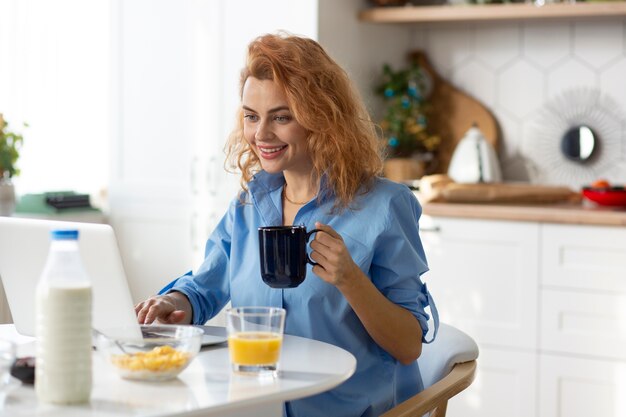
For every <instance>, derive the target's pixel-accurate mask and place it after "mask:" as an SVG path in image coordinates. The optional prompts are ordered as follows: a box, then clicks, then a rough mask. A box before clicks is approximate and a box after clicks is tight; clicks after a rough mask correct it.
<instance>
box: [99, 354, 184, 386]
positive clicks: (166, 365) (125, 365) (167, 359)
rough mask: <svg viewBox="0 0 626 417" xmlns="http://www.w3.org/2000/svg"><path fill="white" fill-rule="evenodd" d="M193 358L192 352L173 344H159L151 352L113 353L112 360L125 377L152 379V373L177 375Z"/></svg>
mask: <svg viewBox="0 0 626 417" xmlns="http://www.w3.org/2000/svg"><path fill="white" fill-rule="evenodd" d="M190 359H191V354H189V353H188V352H182V351H179V350H176V349H174V348H173V347H171V346H158V347H155V348H154V349H152V350H151V351H149V352H136V353H127V354H123V355H113V356H112V357H111V362H112V363H113V365H115V366H116V367H118V368H119V369H120V370H122V371H123V372H122V376H124V377H131V378H133V377H136V378H139V379H150V377H151V374H152V375H155V374H157V375H159V376H166V377H167V376H175V375H177V374H178V372H180V371H181V370H182V369H183V368H184V367H185V366H186V365H187V363H188V362H189V360H190Z"/></svg>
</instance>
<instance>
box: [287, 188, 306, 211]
mask: <svg viewBox="0 0 626 417" xmlns="http://www.w3.org/2000/svg"><path fill="white" fill-rule="evenodd" d="M286 190H287V183H285V185H284V186H283V197H285V200H287V201H289V202H290V203H291V204H295V205H296V206H303V205H305V204H306V203H308V201H303V202H302V203H301V202H299V201H293V200H290V199H289V197H287V191H286Z"/></svg>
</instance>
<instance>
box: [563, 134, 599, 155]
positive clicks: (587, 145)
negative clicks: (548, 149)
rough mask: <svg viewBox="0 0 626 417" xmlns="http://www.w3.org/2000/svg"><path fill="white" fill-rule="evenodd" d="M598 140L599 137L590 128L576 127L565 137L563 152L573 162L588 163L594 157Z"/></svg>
mask: <svg viewBox="0 0 626 417" xmlns="http://www.w3.org/2000/svg"><path fill="white" fill-rule="evenodd" d="M597 140H598V137H597V135H596V134H595V133H594V131H593V130H591V128H590V127H589V126H585V125H582V126H575V127H572V128H570V129H569V130H568V131H567V132H565V134H564V135H563V138H562V139H561V151H562V152H563V155H565V156H566V157H567V159H569V160H571V161H575V162H586V161H588V160H589V158H591V156H592V155H593V151H594V150H595V149H596V141H597Z"/></svg>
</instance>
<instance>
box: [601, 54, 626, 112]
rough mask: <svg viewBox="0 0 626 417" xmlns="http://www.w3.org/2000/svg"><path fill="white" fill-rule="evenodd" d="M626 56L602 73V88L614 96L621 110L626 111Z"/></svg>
mask: <svg viewBox="0 0 626 417" xmlns="http://www.w3.org/2000/svg"><path fill="white" fill-rule="evenodd" d="M624 74H626V58H622V59H620V60H619V61H617V62H615V63H614V64H613V65H611V66H610V67H609V68H607V69H606V70H604V71H602V73H601V74H600V89H601V90H602V91H603V92H606V93H608V94H610V95H612V96H613V98H614V99H615V101H617V103H618V104H619V105H620V107H621V111H622V112H626V83H625V82H624Z"/></svg>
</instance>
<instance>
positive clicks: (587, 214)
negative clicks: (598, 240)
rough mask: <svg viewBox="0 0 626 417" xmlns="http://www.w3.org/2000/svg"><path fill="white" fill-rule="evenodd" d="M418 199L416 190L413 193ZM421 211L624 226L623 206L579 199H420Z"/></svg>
mask: <svg viewBox="0 0 626 417" xmlns="http://www.w3.org/2000/svg"><path fill="white" fill-rule="evenodd" d="M416 195H417V197H418V199H419V198H420V196H419V193H416ZM422 206H423V209H424V214H426V215H429V216H439V217H462V218H473V219H490V220H517V221H532V222H541V223H563V224H581V225H601V226H626V209H625V208H614V207H600V206H595V205H593V204H592V203H588V202H586V201H583V202H582V203H560V204H533V205H521V204H461V203H428V202H427V203H422Z"/></svg>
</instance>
